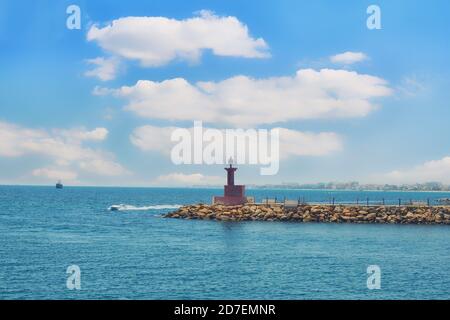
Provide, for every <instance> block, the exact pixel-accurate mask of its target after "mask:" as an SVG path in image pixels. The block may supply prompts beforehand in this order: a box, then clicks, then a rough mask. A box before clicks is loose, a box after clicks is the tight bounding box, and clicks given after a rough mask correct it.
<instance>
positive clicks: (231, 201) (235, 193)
mask: <svg viewBox="0 0 450 320" xmlns="http://www.w3.org/2000/svg"><path fill="white" fill-rule="evenodd" d="M228 163H229V165H230V166H229V167H227V168H225V170H226V171H227V184H226V185H225V186H224V195H223V197H214V198H213V203H214V204H224V205H227V206H232V205H239V204H244V203H246V202H247V198H246V197H245V186H243V185H235V184H234V173H235V172H236V170H237V168H235V167H233V159H232V158H230V160H229V161H228Z"/></svg>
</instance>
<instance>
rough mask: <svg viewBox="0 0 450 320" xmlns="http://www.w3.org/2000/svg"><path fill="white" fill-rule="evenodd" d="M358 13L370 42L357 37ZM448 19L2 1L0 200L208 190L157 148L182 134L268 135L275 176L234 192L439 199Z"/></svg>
mask: <svg viewBox="0 0 450 320" xmlns="http://www.w3.org/2000/svg"><path fill="white" fill-rule="evenodd" d="M71 5H76V6H78V8H79V9H80V28H79V29H76V28H75V29H69V28H68V27H67V20H68V19H71V16H72V13H73V12H72V11H70V10H69V13H67V9H68V7H69V6H71ZM370 5H377V6H378V7H379V9H380V13H381V15H380V22H381V29H369V28H368V27H367V23H366V22H367V19H368V18H369V16H370V15H371V14H368V13H367V8H368V7H369V6H370ZM448 12H450V3H449V2H448V1H444V0H436V1H434V2H433V5H430V4H429V2H426V1H418V0H411V1H401V0H398V1H376V2H373V1H351V0H349V1H345V2H344V1H339V2H338V1H324V0H320V1H309V2H306V1H287V0H282V1H168V0H166V1H134V0H129V1H121V2H118V1H103V0H97V1H58V2H56V1H50V0H47V1H44V0H37V1H22V0H17V1H11V0H5V1H2V2H1V3H0V48H1V50H0V184H43V185H46V184H54V183H55V182H56V181H57V180H59V179H61V180H62V181H63V182H64V183H65V184H66V185H113V186H191V185H211V184H213V185H220V184H223V183H224V182H225V175H224V173H225V171H224V170H223V164H212V165H208V164H178V165H177V164H174V163H173V161H172V159H171V157H170V152H171V149H172V148H173V142H171V141H170V133H171V132H172V131H173V130H174V129H176V128H191V127H192V126H193V124H194V121H202V122H203V125H204V127H207V128H217V129H232V128H243V129H249V128H254V129H268V130H270V129H273V128H279V130H280V156H281V160H280V164H279V170H278V172H277V174H274V175H261V174H260V167H261V166H260V165H242V166H239V170H238V173H237V181H238V182H240V183H251V184H278V183H289V182H297V183H314V182H321V181H326V182H328V181H360V182H363V183H397V184H401V183H417V182H427V181H438V182H443V183H450V139H448V137H449V133H450V129H449V126H448V123H449V119H450V105H449V101H450V90H448V88H449V87H450V66H449V63H448V57H449V56H450V41H449V40H448V38H449V37H448V35H449V31H450V22H449V19H448ZM71 21H72V20H71ZM72 22H73V21H72Z"/></svg>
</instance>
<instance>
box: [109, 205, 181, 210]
mask: <svg viewBox="0 0 450 320" xmlns="http://www.w3.org/2000/svg"><path fill="white" fill-rule="evenodd" d="M178 208H181V205H178V204H157V205H152V206H140V207H138V206H133V205H129V204H114V205H112V206H110V207H109V208H108V210H111V211H147V210H162V209H178Z"/></svg>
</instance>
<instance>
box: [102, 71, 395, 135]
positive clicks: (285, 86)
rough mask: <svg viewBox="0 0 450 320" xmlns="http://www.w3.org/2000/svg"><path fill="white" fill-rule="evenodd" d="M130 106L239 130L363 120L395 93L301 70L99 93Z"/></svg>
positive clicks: (375, 82)
mask: <svg viewBox="0 0 450 320" xmlns="http://www.w3.org/2000/svg"><path fill="white" fill-rule="evenodd" d="M95 91H96V94H100V95H101V94H106V95H108V94H113V95H115V96H117V97H121V98H123V99H125V100H126V101H127V105H126V107H125V109H126V110H129V111H131V112H134V113H135V114H137V115H139V116H141V117H144V118H151V119H154V118H159V119H165V120H172V121H179V120H191V121H192V120H197V119H201V120H203V121H205V122H208V123H224V124H230V125H233V126H239V127H251V126H256V125H260V124H270V123H277V122H287V121H294V120H302V119H317V118H347V117H364V116H366V115H367V114H368V113H369V112H370V111H372V110H374V109H375V108H376V107H377V105H376V104H375V102H374V101H373V99H375V98H379V97H385V96H388V95H390V94H391V89H390V88H389V87H388V84H387V82H386V81H385V80H383V79H381V78H378V77H375V76H371V75H366V74H359V73H357V72H353V71H347V70H334V69H322V70H320V71H316V70H313V69H300V70H298V71H297V73H296V74H295V75H294V76H286V77H272V78H264V79H254V78H250V77H247V76H235V77H232V78H228V79H226V80H223V81H219V82H212V81H210V82H197V83H195V84H192V83H189V82H188V81H187V80H185V79H183V78H175V79H170V80H165V81H162V82H155V81H148V80H140V81H138V82H137V83H136V84H135V85H133V86H123V87H121V88H118V89H108V88H96V90H95Z"/></svg>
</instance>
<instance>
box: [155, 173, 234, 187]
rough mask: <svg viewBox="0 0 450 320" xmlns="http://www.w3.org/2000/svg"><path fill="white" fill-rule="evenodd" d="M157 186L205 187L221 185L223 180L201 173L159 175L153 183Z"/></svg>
mask: <svg viewBox="0 0 450 320" xmlns="http://www.w3.org/2000/svg"><path fill="white" fill-rule="evenodd" d="M154 182H155V183H157V184H158V185H164V186H205V185H222V184H224V183H225V182H224V178H223V177H219V176H206V175H203V174H201V173H193V174H184V173H176V172H175V173H169V174H167V175H161V176H159V177H158V178H156V180H155V181H154Z"/></svg>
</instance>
